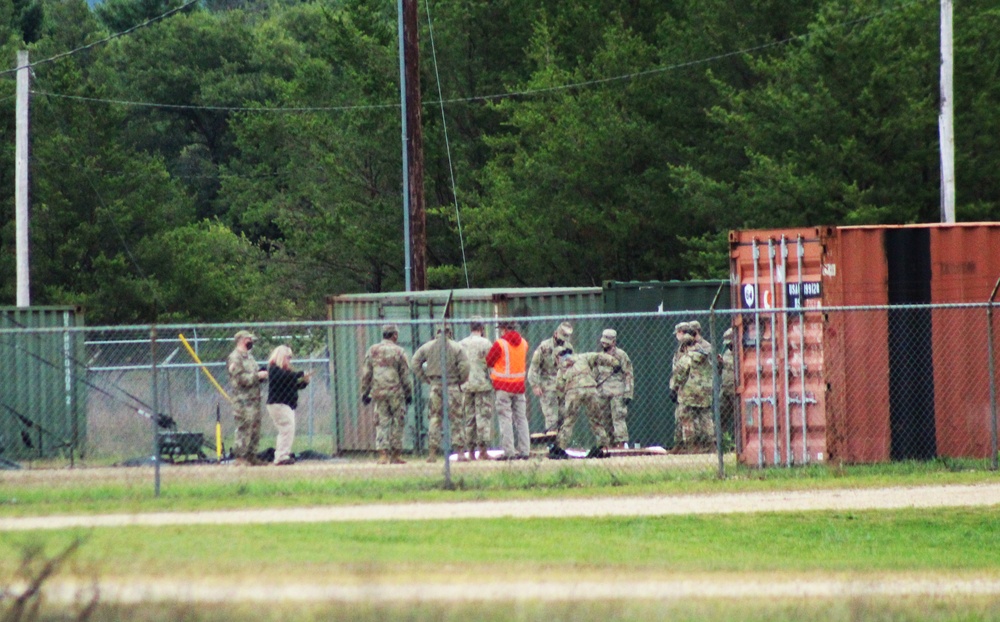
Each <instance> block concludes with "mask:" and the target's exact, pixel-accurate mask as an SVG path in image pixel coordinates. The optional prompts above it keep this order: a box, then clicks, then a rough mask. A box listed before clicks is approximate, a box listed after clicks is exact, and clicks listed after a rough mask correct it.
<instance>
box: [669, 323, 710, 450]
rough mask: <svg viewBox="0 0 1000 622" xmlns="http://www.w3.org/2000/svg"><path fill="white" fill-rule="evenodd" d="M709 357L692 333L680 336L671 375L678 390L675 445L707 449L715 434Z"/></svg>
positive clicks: (674, 387) (682, 447)
mask: <svg viewBox="0 0 1000 622" xmlns="http://www.w3.org/2000/svg"><path fill="white" fill-rule="evenodd" d="M712 373H713V370H712V358H711V355H710V353H708V352H706V351H705V350H704V349H703V348H701V347H700V345H699V344H698V343H697V341H696V337H694V336H693V335H687V334H686V335H684V336H683V338H682V339H681V356H680V358H679V359H677V365H675V366H674V371H673V374H672V375H671V377H670V388H671V390H673V391H676V392H677V409H676V417H677V424H676V427H675V428H674V446H675V447H676V448H681V449H689V448H693V449H696V450H702V451H707V450H709V449H710V447H711V443H712V441H713V439H714V436H715V426H714V425H713V422H712Z"/></svg>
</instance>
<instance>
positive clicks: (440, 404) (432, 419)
mask: <svg viewBox="0 0 1000 622" xmlns="http://www.w3.org/2000/svg"><path fill="white" fill-rule="evenodd" d="M443 393H444V392H443V391H442V390H441V385H440V384H432V385H431V395H430V400H428V402H427V448H428V449H430V450H431V451H432V452H436V451H440V450H441V433H442V421H443V418H444V399H443V397H442V395H443ZM462 403H463V400H462V389H461V388H460V387H459V386H458V385H457V384H452V385H448V425H449V426H450V427H451V449H452V451H459V450H461V449H463V448H464V447H465V421H464V418H465V409H464V408H463V406H462Z"/></svg>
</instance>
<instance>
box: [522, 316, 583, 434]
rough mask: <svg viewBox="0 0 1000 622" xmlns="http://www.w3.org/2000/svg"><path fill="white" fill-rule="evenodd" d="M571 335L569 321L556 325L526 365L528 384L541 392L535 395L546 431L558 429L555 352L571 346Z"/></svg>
mask: <svg viewBox="0 0 1000 622" xmlns="http://www.w3.org/2000/svg"><path fill="white" fill-rule="evenodd" d="M572 336H573V326H572V325H571V324H570V323H569V322H563V323H562V324H560V325H559V326H557V327H556V330H555V332H554V333H552V337H550V338H548V339H546V340H545V341H543V342H541V343H540V344H538V347H537V348H536V349H535V352H534V354H532V355H531V364H530V365H529V366H528V384H530V385H531V387H532V389H536V388H537V389H541V392H542V394H541V395H540V396H537V397H538V402H539V404H540V405H541V407H542V417H544V419H545V431H546V432H551V431H553V430H558V429H559V411H560V403H559V397H558V396H557V395H556V392H555V387H556V376H557V375H558V373H559V361H558V360H557V354H558V352H559V351H560V350H561V349H562V348H565V347H572V345H573V344H572V343H571V342H570V339H571V338H572Z"/></svg>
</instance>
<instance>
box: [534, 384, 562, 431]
mask: <svg viewBox="0 0 1000 622" xmlns="http://www.w3.org/2000/svg"><path fill="white" fill-rule="evenodd" d="M538 403H539V405H540V406H541V407H542V417H543V418H544V419H545V431H546V432H550V431H552V430H558V429H559V396H558V395H556V392H555V389H553V388H552V387H544V386H543V387H542V396H541V397H540V398H538Z"/></svg>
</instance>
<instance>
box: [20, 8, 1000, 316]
mask: <svg viewBox="0 0 1000 622" xmlns="http://www.w3.org/2000/svg"><path fill="white" fill-rule="evenodd" d="M181 4H182V2H181V0H140V1H137V2H135V1H131V0H129V1H125V0H106V1H105V2H103V3H100V4H98V5H97V6H96V7H95V8H94V9H91V8H90V7H88V4H87V3H86V2H85V1H84V0H68V1H62V0H60V1H56V0H11V1H9V2H6V3H0V55H2V56H3V57H4V58H7V59H8V63H9V64H11V65H12V64H13V59H14V58H15V53H16V51H17V50H18V49H21V48H23V47H25V46H26V45H27V46H28V48H29V51H30V53H31V58H32V60H33V61H36V62H37V61H38V60H41V59H46V58H49V57H53V56H57V55H59V54H61V53H63V52H66V51H68V50H73V49H77V48H81V47H83V46H87V45H89V44H92V43H95V42H97V41H99V40H102V39H104V38H106V37H108V35H110V34H112V33H116V32H121V31H123V30H127V29H129V28H131V27H132V26H135V25H137V24H139V23H141V22H143V21H145V20H148V19H150V18H153V17H157V16H158V15H160V14H162V13H163V12H165V11H168V10H170V9H171V8H174V7H177V6H180V5H181ZM428 10H429V11H430V14H429V15H428V13H427V11H428ZM419 21H420V26H419V27H420V46H421V50H422V55H421V58H420V63H421V70H422V76H421V90H422V96H423V101H424V108H423V111H422V112H423V126H424V127H423V129H424V136H425V140H424V145H423V147H424V151H425V163H426V170H425V188H424V193H425V197H426V205H427V240H428V248H427V249H426V252H427V258H428V264H429V275H428V276H429V281H430V284H431V286H433V287H449V288H450V287H463V286H465V284H466V282H468V283H469V284H471V285H472V286H473V287H498V286H530V287H544V286H572V285H588V286H589V285H599V284H600V283H601V282H603V281H605V280H619V281H627V280H645V279H658V280H667V279H689V278H710V277H725V275H726V273H727V271H728V262H727V258H726V256H725V248H724V247H725V239H726V234H727V232H728V231H729V230H731V229H740V228H758V227H792V226H803V225H820V224H833V225H855V224H876V223H911V222H934V221H937V220H938V214H939V207H938V203H939V189H938V188H939V181H938V179H939V170H940V165H939V156H938V145H937V140H938V137H937V113H938V99H939V95H938V91H937V79H938V78H937V77H938V70H939V58H938V57H939V52H938V32H937V28H938V9H937V6H936V5H935V4H933V3H914V2H881V3H876V4H872V3H866V2H861V1H860V0H808V1H806V2H798V3H792V4H789V3H788V2H782V1H779V0H736V1H732V0H727V1H725V2H724V1H723V0H701V1H698V2H695V1H693V0H680V1H677V2H670V3H663V2H655V1H652V0H635V1H631V2H627V3H622V2H613V1H610V0H600V1H596V2H589V3H580V2H573V1H569V0H536V1H534V2H530V1H528V0H492V1H488V0H462V1H461V2H451V3H443V4H434V3H430V4H429V5H422V6H421V15H420V20H419ZM954 22H955V28H954V32H955V55H954V56H955V80H954V83H955V98H954V99H955V104H956V106H955V114H956V117H955V128H956V171H957V189H958V191H957V195H958V206H957V210H956V211H957V213H958V216H959V218H960V219H961V220H995V219H997V218H1000V181H998V179H997V176H996V175H995V174H994V171H995V170H996V169H997V167H998V163H997V158H998V157H1000V156H998V155H997V154H998V153H1000V149H997V148H996V142H997V136H1000V114H998V113H997V111H998V110H1000V86H998V85H1000V81H998V80H997V79H996V74H997V58H1000V39H998V38H997V37H995V36H993V33H995V32H996V30H997V28H998V27H1000V11H998V10H997V8H996V7H995V6H994V5H993V4H992V3H989V2H986V1H985V0H973V1H971V2H964V3H960V4H959V5H958V6H956V7H955V17H954ZM431 25H433V34H434V39H433V42H431V28H430V26H431ZM432 43H433V45H432ZM397 53H398V45H397V41H396V14H395V6H394V5H391V3H380V4H375V3H371V2H367V1H366V0H343V1H337V2H330V1H329V0H307V1H306V2H291V1H285V0H273V1H272V0H210V1H208V2H205V3H203V4H200V5H198V6H197V7H192V8H190V9H188V10H186V11H185V12H183V13H178V14H174V15H172V16H171V17H169V18H166V19H163V20H159V21H156V22H155V23H153V24H150V25H148V26H146V27H143V28H141V29H138V30H135V31H134V32H132V33H130V34H128V35H126V36H123V37H118V38H115V39H113V40H111V41H107V42H104V43H101V44H99V45H95V46H93V47H91V48H89V49H86V50H85V51H82V52H78V53H76V54H73V55H70V56H64V57H59V58H58V60H54V61H53V62H50V63H43V64H40V65H37V66H36V67H35V68H34V75H33V78H32V89H33V91H34V95H33V97H32V105H31V154H32V156H31V184H32V185H31V200H32V227H31V231H32V255H31V256H32V266H31V268H32V300H33V302H35V303H37V304H68V303H83V304H86V305H87V306H88V310H87V313H88V318H90V320H91V321H94V322H98V323H105V322H108V323H115V322H132V321H142V322H145V321H154V320H161V321H162V320H163V319H178V320H179V319H182V318H183V319H185V320H203V321H212V320H214V321H223V320H228V319H235V318H236V317H237V315H239V317H244V318H245V317H248V315H249V317H252V318H255V319H256V318H259V319H274V320H279V319H300V318H308V317H320V316H321V315H322V313H323V309H324V307H323V300H324V298H325V296H326V295H329V294H339V293H349V292H360V291H368V292H381V291H394V290H399V289H401V288H402V286H403V283H404V273H403V272H404V263H405V262H404V258H403V253H404V243H403V235H404V232H403V217H402V213H401V212H402V180H401V164H400V153H401V148H400V139H401V127H400V120H399V108H398V102H399V93H398V69H399V68H398V57H397ZM438 77H440V80H441V84H440V85H438V83H437V79H438ZM504 94H507V95H504ZM13 95H14V81H13V80H2V81H0V128H2V129H3V131H4V133H5V135H7V136H13V135H14V131H15V128H14V107H13ZM439 95H440V97H439ZM439 99H444V100H445V104H444V105H443V111H442V109H441V105H440V103H439V101H438V100H439ZM446 131H447V141H446ZM13 170H14V148H13V141H7V142H6V143H5V144H4V145H3V146H0V195H2V196H3V197H4V199H5V200H6V201H7V203H8V204H11V203H12V202H13ZM456 204H457V205H458V213H456ZM205 222H209V223H212V224H211V225H204V224H202V223H205ZM460 224H461V226H462V230H461V231H459V225H460ZM216 227H218V229H216ZM226 231H228V232H229V233H228V234H226V233H224V232H226ZM215 236H221V237H222V238H224V239H221V240H216V237H215ZM227 236H231V237H227ZM460 236H461V239H460ZM212 240H216V241H218V242H219V245H218V247H217V248H210V246H211V242H210V241H212ZM13 244H14V223H13V214H12V212H11V210H6V211H3V212H0V303H6V304H9V303H10V302H12V301H13V298H14V272H15V271H14V247H13ZM186 245H190V249H191V250H189V251H187V252H185V253H182V254H183V255H184V256H185V258H183V259H181V258H178V257H177V256H176V255H173V256H170V257H167V255H166V252H165V251H163V250H159V249H164V248H170V249H172V251H173V252H175V253H176V252H177V250H178V249H179V248H183V247H186ZM221 257H239V260H238V261H237V262H236V265H235V266H234V268H233V269H232V270H221V269H219V270H208V271H206V272H205V273H204V275H203V274H202V271H201V270H200V267H205V266H207V265H211V264H213V263H214V262H215V261H217V260H218V259H219V258H221ZM466 273H467V274H468V281H467V280H466ZM251 274H252V276H251ZM203 276H204V277H205V278H201V277H203ZM279 284H280V287H278V285H279ZM202 288H204V289H203V290H202ZM182 292H187V293H188V294H189V295H183V294H182ZM233 298H236V299H240V300H244V301H246V302H244V303H240V304H223V303H222V302H221V301H222V300H224V299H233ZM264 301H266V302H264Z"/></svg>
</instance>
